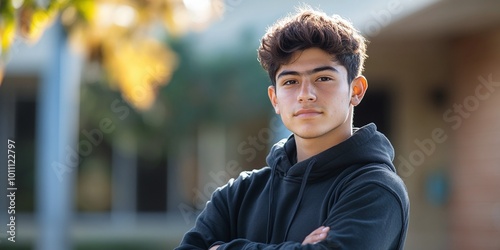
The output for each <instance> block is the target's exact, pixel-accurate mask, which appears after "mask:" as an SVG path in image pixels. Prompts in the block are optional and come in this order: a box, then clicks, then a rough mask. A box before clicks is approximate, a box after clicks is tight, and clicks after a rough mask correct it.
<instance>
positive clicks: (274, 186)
mask: <svg viewBox="0 0 500 250" xmlns="http://www.w3.org/2000/svg"><path fill="white" fill-rule="evenodd" d="M295 147H296V145H295V139H294V136H293V135H292V136H290V137H289V138H288V139H287V140H282V141H280V142H278V143H277V144H275V145H274V146H273V148H272V149H271V152H270V153H269V155H268V157H267V163H268V165H269V166H268V167H264V168H262V169H259V170H254V171H248V172H243V173H241V174H240V176H239V177H238V178H237V179H235V180H230V181H229V182H228V184H227V185H225V186H223V187H221V188H219V189H217V190H216V191H215V192H214V193H213V195H212V198H211V200H210V201H209V202H207V205H206V207H205V209H204V210H203V211H202V212H201V214H200V215H199V217H198V219H197V221H196V224H195V226H194V227H193V228H192V229H191V230H190V231H189V232H187V233H186V234H185V235H184V239H183V240H182V242H181V245H180V246H179V247H178V248H177V249H209V248H210V247H211V246H214V245H220V247H219V250H223V249H403V246H404V242H405V238H406V230H407V228H408V216H409V199H408V195H407V192H406V188H405V186H404V184H403V182H402V180H401V179H400V178H399V177H398V175H397V174H396V170H395V168H394V165H393V164H392V160H393V158H394V149H393V148H392V146H391V144H390V142H389V140H387V138H386V137H385V136H384V135H383V134H381V133H379V132H377V131H376V126H375V125H374V124H369V125H366V126H364V127H362V128H360V129H358V130H355V132H354V133H353V135H352V136H351V137H350V138H349V139H347V140H346V141H344V142H342V143H340V144H338V145H336V146H333V147H332V148H330V149H327V150H325V151H323V152H321V153H319V154H317V155H315V156H313V157H311V158H309V159H306V160H304V161H301V162H298V163H296V160H295V159H296V148H295ZM320 226H329V227H330V231H329V232H328V236H327V238H326V240H324V241H322V242H319V243H317V244H314V245H313V244H307V245H302V241H303V240H304V239H305V237H306V236H307V235H309V234H310V233H311V232H312V231H314V230H315V229H317V228H318V227H320Z"/></svg>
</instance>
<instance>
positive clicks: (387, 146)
mask: <svg viewBox="0 0 500 250" xmlns="http://www.w3.org/2000/svg"><path fill="white" fill-rule="evenodd" d="M295 159H296V144H295V138H294V135H291V136H290V137H288V138H287V139H283V140H281V141H279V142H278V143H276V144H275V145H274V146H273V147H272V148H271V151H270V153H269V155H268V156H267V159H266V161H267V164H268V166H269V167H271V168H272V170H273V172H276V173H277V174H278V176H284V177H287V179H290V180H296V181H301V179H302V178H303V177H304V174H305V173H306V172H308V168H310V167H311V166H312V170H310V173H308V175H306V176H307V177H306V178H307V180H306V181H314V180H315V179H319V178H323V177H326V176H330V175H331V174H334V173H336V172H337V171H335V170H336V169H337V170H341V169H344V168H346V167H349V166H352V165H360V166H363V165H366V164H373V163H380V165H383V166H386V167H387V168H388V169H389V170H390V171H392V172H396V168H395V167H394V165H393V163H392V161H393V159H394V148H393V147H392V146H391V143H390V142H389V140H388V139H387V138H386V137H385V136H384V135H383V134H382V133H380V132H378V131H377V127H376V126H375V124H373V123H370V124H368V125H365V126H363V127H361V128H359V129H358V128H355V129H354V130H353V134H352V136H351V137H349V138H348V139H347V140H345V141H343V142H341V143H340V144H337V145H335V146H333V147H331V148H329V149H327V150H325V151H323V152H321V153H319V154H317V155H315V156H313V157H310V158H308V159H306V160H304V161H301V162H298V163H296V160H295Z"/></svg>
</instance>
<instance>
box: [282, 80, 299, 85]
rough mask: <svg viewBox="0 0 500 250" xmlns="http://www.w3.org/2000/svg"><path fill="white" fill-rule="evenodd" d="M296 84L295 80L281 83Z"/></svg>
mask: <svg viewBox="0 0 500 250" xmlns="http://www.w3.org/2000/svg"><path fill="white" fill-rule="evenodd" d="M296 83H297V81H296V80H288V81H285V82H284V83H283V85H292V84H296Z"/></svg>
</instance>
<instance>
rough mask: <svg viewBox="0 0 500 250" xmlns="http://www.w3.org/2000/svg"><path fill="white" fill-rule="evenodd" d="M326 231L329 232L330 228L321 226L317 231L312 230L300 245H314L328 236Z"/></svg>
mask: <svg viewBox="0 0 500 250" xmlns="http://www.w3.org/2000/svg"><path fill="white" fill-rule="evenodd" d="M328 231H330V227H325V226H321V227H318V229H316V230H314V231H313V232H312V233H310V234H309V235H308V236H307V237H306V238H305V239H304V241H303V242H302V245H305V244H316V243H318V242H320V241H322V240H324V239H326V236H327V235H328Z"/></svg>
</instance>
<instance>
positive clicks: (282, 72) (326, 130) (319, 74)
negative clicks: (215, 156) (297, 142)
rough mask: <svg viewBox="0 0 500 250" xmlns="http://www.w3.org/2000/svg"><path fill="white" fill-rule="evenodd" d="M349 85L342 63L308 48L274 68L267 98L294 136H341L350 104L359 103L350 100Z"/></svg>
mask: <svg viewBox="0 0 500 250" xmlns="http://www.w3.org/2000/svg"><path fill="white" fill-rule="evenodd" d="M363 79H364V78H363ZM353 82H354V81H353ZM351 87H352V86H350V85H349V83H348V82H347V70H346V68H345V67H344V66H342V65H340V64H339V63H338V62H337V61H335V58H334V57H332V56H331V55H330V54H328V53H326V52H325V51H323V50H321V49H319V48H310V49H306V50H303V51H297V52H295V53H294V54H293V55H292V58H291V60H290V63H288V64H286V65H282V66H281V67H280V68H279V69H278V71H277V72H276V86H275V87H273V86H271V87H269V98H270V99H271V102H272V104H273V106H274V109H275V111H276V113H277V114H279V115H281V119H282V120H283V123H284V124H285V126H286V127H287V128H288V129H289V130H290V131H292V132H293V133H294V134H295V135H296V136H299V137H301V138H304V139H314V138H321V137H334V138H337V139H341V138H339V136H341V137H342V136H345V135H346V133H347V132H348V133H350V130H351V113H352V107H353V104H354V105H357V104H358V103H359V102H357V103H353V96H352V95H351V92H352V91H351ZM356 92H359V91H358V90H357V89H356ZM363 94H364V91H363ZM354 102H356V101H354ZM349 135H350V134H349ZM332 139H333V138H332ZM345 139H347V138H343V139H342V140H345Z"/></svg>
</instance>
